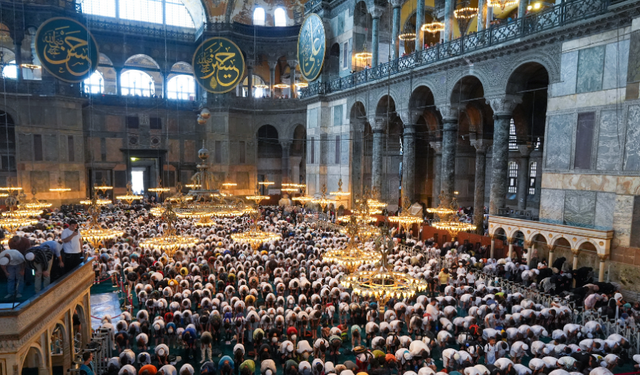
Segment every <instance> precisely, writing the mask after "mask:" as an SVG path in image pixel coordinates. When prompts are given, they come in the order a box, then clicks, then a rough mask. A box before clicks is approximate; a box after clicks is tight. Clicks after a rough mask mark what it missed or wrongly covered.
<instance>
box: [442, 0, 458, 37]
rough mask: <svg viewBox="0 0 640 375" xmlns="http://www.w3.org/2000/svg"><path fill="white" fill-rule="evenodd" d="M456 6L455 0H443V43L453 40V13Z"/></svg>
mask: <svg viewBox="0 0 640 375" xmlns="http://www.w3.org/2000/svg"><path fill="white" fill-rule="evenodd" d="M455 6H456V0H444V38H443V41H444V42H448V41H450V40H451V39H453V22H455V20H454V18H453V11H454V9H455Z"/></svg>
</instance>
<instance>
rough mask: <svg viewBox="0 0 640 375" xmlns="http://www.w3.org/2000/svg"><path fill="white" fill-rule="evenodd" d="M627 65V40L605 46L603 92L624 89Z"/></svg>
mask: <svg viewBox="0 0 640 375" xmlns="http://www.w3.org/2000/svg"><path fill="white" fill-rule="evenodd" d="M628 65H629V40H623V41H620V42H619V43H612V44H607V46H606V51H605V57H604V77H603V79H602V88H603V89H604V90H607V89H613V88H617V87H624V86H625V85H626V84H627V67H628Z"/></svg>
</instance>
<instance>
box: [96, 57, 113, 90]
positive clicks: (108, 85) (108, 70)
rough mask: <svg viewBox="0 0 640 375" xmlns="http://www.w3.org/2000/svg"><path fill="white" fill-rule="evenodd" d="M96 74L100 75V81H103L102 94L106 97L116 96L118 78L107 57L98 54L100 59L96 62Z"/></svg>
mask: <svg viewBox="0 0 640 375" xmlns="http://www.w3.org/2000/svg"><path fill="white" fill-rule="evenodd" d="M97 71H98V72H100V74H102V79H103V80H104V91H103V93H104V94H107V95H117V93H118V83H117V82H118V77H117V74H118V73H117V72H116V70H115V68H114V67H113V62H112V61H111V58H109V56H107V55H105V54H104V53H102V52H100V59H99V61H98V69H97Z"/></svg>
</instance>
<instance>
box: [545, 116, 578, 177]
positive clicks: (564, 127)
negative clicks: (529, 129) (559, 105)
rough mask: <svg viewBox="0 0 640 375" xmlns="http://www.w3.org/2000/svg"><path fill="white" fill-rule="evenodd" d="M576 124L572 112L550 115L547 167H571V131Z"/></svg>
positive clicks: (547, 139) (547, 138)
mask: <svg viewBox="0 0 640 375" xmlns="http://www.w3.org/2000/svg"><path fill="white" fill-rule="evenodd" d="M574 126H575V119H574V116H573V115H572V114H562V115H555V116H549V118H548V123H547V134H548V136H547V137H546V140H545V141H546V143H547V145H546V149H547V151H546V153H547V154H546V155H547V160H546V167H547V169H569V164H570V161H571V155H570V152H571V133H572V129H573V127H574Z"/></svg>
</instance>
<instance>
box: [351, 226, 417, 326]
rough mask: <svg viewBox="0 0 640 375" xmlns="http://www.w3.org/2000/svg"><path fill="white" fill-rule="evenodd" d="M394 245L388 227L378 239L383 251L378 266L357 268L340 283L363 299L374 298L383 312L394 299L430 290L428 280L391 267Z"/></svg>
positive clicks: (377, 249) (377, 243) (379, 251)
mask: <svg viewBox="0 0 640 375" xmlns="http://www.w3.org/2000/svg"><path fill="white" fill-rule="evenodd" d="M394 247H395V245H394V243H393V238H392V237H391V236H390V235H389V230H388V228H384V229H383V231H382V233H381V239H380V240H379V241H378V240H377V241H376V251H377V252H378V253H379V254H380V261H379V266H377V267H376V268H375V269H374V270H371V271H357V272H355V273H353V274H350V275H346V276H344V277H343V278H342V279H341V281H340V283H341V284H342V286H343V287H345V288H349V289H351V290H352V291H353V293H354V294H356V295H358V296H361V297H364V298H374V299H376V301H377V303H378V309H379V311H380V313H382V314H384V311H385V308H386V305H387V302H388V301H389V300H390V299H391V298H396V299H400V300H401V299H411V298H412V297H413V296H415V295H416V294H417V293H419V292H423V291H425V290H427V287H428V285H427V283H426V282H425V281H423V280H420V279H416V278H414V277H411V276H410V275H408V274H406V273H403V272H396V271H393V270H392V265H390V264H389V262H388V260H387V255H388V254H389V252H391V251H392V250H393V248H394Z"/></svg>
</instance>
